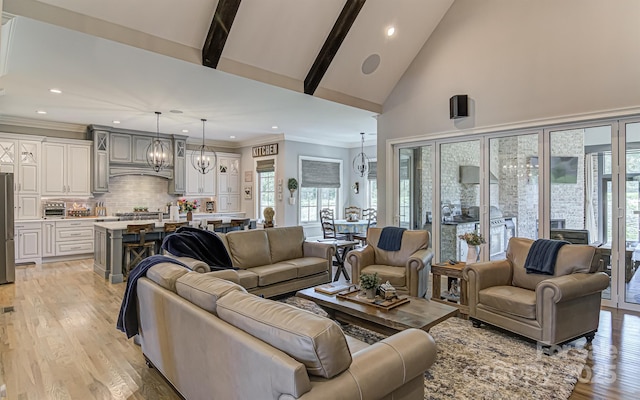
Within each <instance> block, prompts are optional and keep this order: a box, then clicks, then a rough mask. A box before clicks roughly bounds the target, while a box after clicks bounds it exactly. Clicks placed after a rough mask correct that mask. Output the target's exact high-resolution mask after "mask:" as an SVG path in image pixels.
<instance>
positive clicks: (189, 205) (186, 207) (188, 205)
mask: <svg viewBox="0 0 640 400" xmlns="http://www.w3.org/2000/svg"><path fill="white" fill-rule="evenodd" d="M178 206H179V207H180V211H193V210H197V209H198V207H199V204H198V200H197V199H196V200H193V201H190V200H187V199H179V200H178Z"/></svg>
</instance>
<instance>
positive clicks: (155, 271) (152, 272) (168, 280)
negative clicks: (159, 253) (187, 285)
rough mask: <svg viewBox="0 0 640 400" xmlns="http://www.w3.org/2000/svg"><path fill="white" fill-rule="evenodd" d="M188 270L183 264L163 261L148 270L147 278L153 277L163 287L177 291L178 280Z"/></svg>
mask: <svg viewBox="0 0 640 400" xmlns="http://www.w3.org/2000/svg"><path fill="white" fill-rule="evenodd" d="M187 272H189V270H188V269H187V268H185V267H183V266H180V265H177V264H174V263H170V262H163V263H160V264H156V265H154V266H153V267H151V268H149V270H148V271H147V278H149V279H151V280H152V281H154V282H155V283H157V284H158V285H160V286H162V287H163V288H165V289H168V290H171V291H172V292H174V293H175V292H176V281H177V280H178V278H180V277H181V276H182V275H184V274H186V273H187ZM196 274H197V272H196Z"/></svg>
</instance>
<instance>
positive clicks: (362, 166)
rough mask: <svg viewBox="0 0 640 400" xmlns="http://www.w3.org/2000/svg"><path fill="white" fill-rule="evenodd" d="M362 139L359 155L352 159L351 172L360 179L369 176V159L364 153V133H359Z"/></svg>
mask: <svg viewBox="0 0 640 400" xmlns="http://www.w3.org/2000/svg"><path fill="white" fill-rule="evenodd" d="M360 135H361V137H362V146H361V151H360V153H359V154H358V155H357V156H355V157H354V158H353V170H354V171H355V173H356V174H359V175H360V177H364V176H366V175H368V174H369V162H370V160H369V157H367V155H366V154H365V153H364V132H360Z"/></svg>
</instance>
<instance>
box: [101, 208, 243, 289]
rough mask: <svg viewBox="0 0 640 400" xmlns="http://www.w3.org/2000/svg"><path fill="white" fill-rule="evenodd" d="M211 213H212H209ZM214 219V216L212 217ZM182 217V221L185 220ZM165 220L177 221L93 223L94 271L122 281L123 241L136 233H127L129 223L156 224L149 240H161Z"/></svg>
mask: <svg viewBox="0 0 640 400" xmlns="http://www.w3.org/2000/svg"><path fill="white" fill-rule="evenodd" d="M209 215H211V214H209ZM211 219H213V218H211ZM216 219H222V221H223V226H224V225H227V226H228V225H229V223H230V221H231V218H230V217H226V218H225V217H222V218H220V217H219V216H218V215H216ZM202 220H204V218H203V219H194V220H193V221H191V222H190V225H191V226H200V223H201V222H202ZM185 221H186V220H185V219H181V220H180V222H185ZM165 222H175V221H169V220H164V221H162V222H160V221H158V220H157V219H156V220H136V221H113V222H96V223H95V224H94V225H93V232H94V233H93V234H94V256H93V271H94V272H95V273H96V274H98V275H100V276H102V277H104V278H108V279H109V282H111V283H120V282H122V281H123V280H124V274H123V272H122V261H123V247H122V243H127V242H131V241H135V240H136V239H135V235H127V234H126V233H125V232H126V230H127V225H137V224H154V225H155V229H154V231H153V232H151V233H148V234H147V235H146V239H147V240H158V241H161V240H162V239H163V238H164V235H165V233H164V224H165ZM249 226H250V227H255V220H252V221H251V223H250V225H249Z"/></svg>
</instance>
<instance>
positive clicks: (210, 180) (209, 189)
mask: <svg viewBox="0 0 640 400" xmlns="http://www.w3.org/2000/svg"><path fill="white" fill-rule="evenodd" d="M193 153H194V152H193V151H189V152H187V159H188V160H189V161H190V160H191V155H192V154H193ZM205 155H206V156H208V157H210V160H211V162H215V161H214V160H215V155H214V154H213V153H205ZM215 176H216V173H215V168H214V169H213V170H211V171H209V172H208V173H206V174H204V175H203V174H201V173H200V172H198V171H197V170H196V169H195V168H193V165H191V162H188V163H187V170H186V180H187V187H186V189H187V190H186V191H185V195H186V196H214V195H215V194H216V185H215V181H216V178H215Z"/></svg>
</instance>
